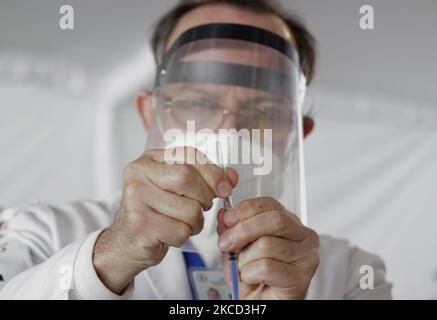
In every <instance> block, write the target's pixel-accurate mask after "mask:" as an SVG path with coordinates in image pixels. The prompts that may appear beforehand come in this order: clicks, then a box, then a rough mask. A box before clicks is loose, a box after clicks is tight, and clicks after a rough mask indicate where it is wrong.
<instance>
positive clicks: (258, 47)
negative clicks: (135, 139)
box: [147, 24, 306, 260]
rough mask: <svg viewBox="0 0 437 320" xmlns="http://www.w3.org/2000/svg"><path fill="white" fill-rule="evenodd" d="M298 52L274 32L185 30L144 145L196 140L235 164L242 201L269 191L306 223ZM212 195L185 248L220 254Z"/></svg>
mask: <svg viewBox="0 0 437 320" xmlns="http://www.w3.org/2000/svg"><path fill="white" fill-rule="evenodd" d="M304 91H305V78H304V77H303V75H302V73H301V70H300V66H299V57H298V53H297V51H296V50H295V49H294V48H293V46H292V44H291V43H290V42H288V41H286V40H285V39H283V38H281V37H280V36H278V35H276V34H274V33H271V32H269V31H266V30H263V29H259V28H255V27H252V26H246V25H237V24H208V25H202V26H199V27H196V28H193V29H190V30H188V31H186V32H185V33H183V34H182V35H181V36H180V37H179V38H178V39H177V40H176V41H175V43H174V44H173V46H172V47H171V48H170V49H169V50H168V51H167V53H166V54H165V55H164V56H163V59H162V63H161V66H160V68H159V70H158V73H157V78H156V87H155V91H154V96H153V97H154V105H155V119H154V121H153V122H152V126H151V128H150V132H149V138H148V143H147V148H159V149H169V148H172V147H179V146H191V147H196V148H197V149H199V150H200V151H202V152H203V153H204V154H205V155H206V156H207V157H208V158H209V159H210V160H211V161H213V162H214V163H216V164H217V165H219V166H220V167H233V168H234V169H236V170H237V171H238V173H239V177H240V179H239V183H238V185H237V187H236V188H235V189H234V192H233V194H232V201H233V203H234V204H237V203H238V202H240V201H243V200H246V199H252V198H256V197H262V196H271V197H274V198H275V199H277V200H279V201H280V202H281V203H282V204H283V205H284V206H285V207H286V208H287V209H288V210H290V211H291V212H293V213H295V214H296V215H298V216H300V218H301V220H302V221H303V222H304V223H306V208H305V205H306V203H305V180H304V169H303V148H302V140H303V128H302V112H301V106H302V104H303V97H304ZM222 206H223V201H222V200H219V199H217V200H215V202H214V206H213V207H212V209H211V210H210V211H209V212H206V213H205V225H204V229H203V231H202V233H200V234H199V235H197V236H195V237H192V240H190V243H189V244H187V246H185V247H184V249H183V250H189V251H191V250H194V251H198V252H200V253H201V254H202V256H203V257H204V258H205V259H206V260H208V257H207V256H208V255H215V256H216V255H217V254H218V253H219V249H218V247H217V234H216V213H217V212H218V210H219V209H220V208H222Z"/></svg>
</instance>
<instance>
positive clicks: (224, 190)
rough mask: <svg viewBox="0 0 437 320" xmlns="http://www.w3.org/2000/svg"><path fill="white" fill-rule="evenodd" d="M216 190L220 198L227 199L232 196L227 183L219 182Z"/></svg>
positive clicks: (230, 188)
mask: <svg viewBox="0 0 437 320" xmlns="http://www.w3.org/2000/svg"><path fill="white" fill-rule="evenodd" d="M217 190H218V192H219V193H220V195H221V196H222V197H229V196H230V195H231V194H232V186H231V185H230V184H229V182H227V181H222V182H220V183H219V184H218V186H217Z"/></svg>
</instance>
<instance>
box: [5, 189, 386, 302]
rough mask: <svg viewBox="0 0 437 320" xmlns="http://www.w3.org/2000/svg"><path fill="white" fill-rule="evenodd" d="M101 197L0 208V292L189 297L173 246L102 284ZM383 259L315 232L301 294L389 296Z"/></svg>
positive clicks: (114, 205)
mask: <svg viewBox="0 0 437 320" xmlns="http://www.w3.org/2000/svg"><path fill="white" fill-rule="evenodd" d="M118 205H119V196H117V197H113V198H112V199H110V200H108V201H80V202H74V203H69V204H65V205H58V206H53V205H48V204H43V203H38V204H33V205H24V206H19V207H16V208H10V209H6V210H4V211H3V212H2V213H1V214H0V222H1V223H2V224H1V227H0V228H1V229H0V275H1V277H0V299H192V294H191V290H190V285H189V281H188V277H187V273H186V269H185V263H184V259H183V256H182V253H181V251H180V250H178V249H175V248H170V250H169V252H168V254H167V255H166V257H165V258H164V260H163V261H162V262H161V263H160V264H159V265H157V266H155V267H152V268H149V269H147V270H145V271H144V272H142V273H141V274H139V275H138V276H137V277H136V279H135V281H134V283H132V284H131V285H130V286H129V287H128V288H127V289H126V290H125V292H123V294H122V295H116V294H114V293H112V292H111V291H109V290H108V289H107V288H106V287H105V285H104V284H103V283H102V282H101V281H100V280H99V278H98V276H97V274H96V272H95V270H94V268H93V264H92V252H93V248H94V244H95V241H96V239H97V237H98V236H99V234H100V233H101V232H102V231H103V230H104V228H105V227H108V226H109V225H110V224H111V222H112V220H113V218H114V216H115V213H116V212H117V209H118ZM363 265H370V266H371V267H372V268H373V270H374V288H373V289H362V288H361V287H360V279H362V277H363V275H364V274H361V273H360V268H361V267H362V266H363ZM390 298H391V284H390V283H389V282H387V281H386V279H385V267H384V263H383V262H382V260H381V259H380V258H379V257H377V256H375V255H372V254H368V253H366V252H364V251H362V250H360V249H358V248H354V247H350V246H349V244H348V242H347V241H345V240H338V239H334V238H331V237H328V236H321V237H320V265H319V268H318V270H317V272H316V275H315V276H314V278H313V280H312V282H311V285H310V289H309V291H308V294H307V299H390Z"/></svg>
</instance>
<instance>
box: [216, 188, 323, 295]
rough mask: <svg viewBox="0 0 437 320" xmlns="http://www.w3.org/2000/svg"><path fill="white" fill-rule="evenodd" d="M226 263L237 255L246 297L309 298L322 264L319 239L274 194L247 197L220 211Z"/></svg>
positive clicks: (226, 266)
mask: <svg viewBox="0 0 437 320" xmlns="http://www.w3.org/2000/svg"><path fill="white" fill-rule="evenodd" d="M217 231H218V233H219V236H220V238H219V247H220V249H221V250H222V252H223V255H222V266H223V270H224V273H225V278H226V281H227V283H228V287H230V270H229V261H228V255H227V254H226V253H229V252H236V253H238V268H239V271H240V282H239V291H240V292H239V294H240V298H241V299H269V300H270V299H281V300H287V299H304V298H305V296H306V293H307V291H308V287H309V284H310V282H311V279H312V278H313V276H314V274H315V272H316V270H317V267H318V265H319V255H318V247H319V237H318V235H317V233H316V232H315V231H313V230H311V229H309V228H307V227H305V226H304V225H302V223H301V222H300V220H299V218H298V217H297V216H296V215H293V214H291V213H290V212H288V211H287V210H286V209H285V208H284V207H283V206H282V205H281V204H280V203H279V202H278V201H276V200H275V199H272V198H268V197H266V198H256V199H252V200H246V201H242V202H240V203H239V204H237V205H236V206H234V207H233V208H232V209H230V210H228V211H226V212H224V211H223V210H222V211H220V213H219V215H218V230H217Z"/></svg>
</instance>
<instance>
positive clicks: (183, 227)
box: [93, 148, 237, 293]
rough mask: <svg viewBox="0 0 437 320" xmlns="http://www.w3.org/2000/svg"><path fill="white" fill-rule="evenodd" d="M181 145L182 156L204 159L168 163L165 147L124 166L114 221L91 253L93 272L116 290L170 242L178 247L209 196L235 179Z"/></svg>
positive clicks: (224, 192) (225, 191)
mask: <svg viewBox="0 0 437 320" xmlns="http://www.w3.org/2000/svg"><path fill="white" fill-rule="evenodd" d="M177 149H179V148H177ZM183 149H184V151H185V152H184V154H185V155H194V154H195V155H196V156H197V157H202V156H203V157H204V158H203V159H202V161H203V162H200V161H198V162H197V163H199V162H200V163H207V164H192V165H189V164H186V163H194V161H192V162H188V161H187V160H188V159H185V158H184V159H176V161H177V163H176V164H168V163H167V162H165V161H164V160H166V159H164V155H165V150H149V151H146V152H145V153H144V154H143V155H142V156H141V157H140V158H139V159H138V160H136V161H134V162H132V163H130V164H129V165H128V167H127V168H126V170H125V171H124V190H123V197H122V201H121V205H120V209H119V211H118V213H117V216H116V218H115V221H114V223H113V225H112V226H111V227H110V228H108V229H107V230H106V231H104V232H103V233H102V234H101V236H100V237H99V239H98V240H97V243H96V245H95V248H94V257H93V263H94V267H95V269H96V272H97V274H98V276H99V277H100V279H101V280H102V281H103V282H104V283H105V285H106V286H107V287H108V288H109V289H110V290H111V291H113V292H115V293H120V292H121V291H122V290H123V289H124V288H125V287H126V286H127V285H128V284H129V283H131V281H132V280H133V279H134V278H135V276H136V275H137V274H139V273H140V272H142V271H143V270H145V269H147V268H149V267H151V266H154V265H156V264H158V263H159V262H161V260H162V259H163V258H164V256H165V254H166V253H167V251H168V247H169V246H175V247H180V246H182V245H183V244H184V243H185V242H186V241H187V240H188V238H189V237H190V236H192V235H195V234H198V233H200V232H201V230H202V228H203V222H204V221H203V211H207V210H209V209H210V208H211V206H212V201H213V199H214V198H216V197H226V196H229V195H230V194H231V192H232V186H233V185H235V183H236V181H235V182H234V183H233V184H232V185H231V184H230V183H229V182H232V177H236V176H237V174H236V173H235V172H232V171H229V172H228V176H230V178H229V179H228V178H227V177H225V176H224V174H223V172H222V170H221V169H220V168H219V167H217V166H216V165H214V164H212V163H211V162H207V161H204V160H205V159H206V157H205V156H204V155H203V154H201V153H200V152H199V151H197V150H194V151H195V152H196V153H194V152H193V150H192V148H183ZM189 149H191V152H188V150H189ZM176 154H180V153H178V152H176ZM197 159H199V158H197Z"/></svg>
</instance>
